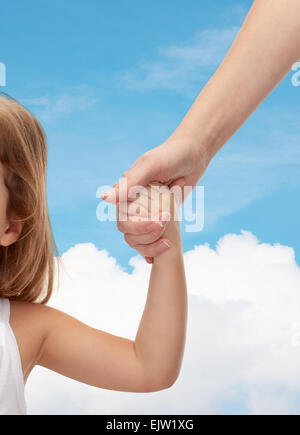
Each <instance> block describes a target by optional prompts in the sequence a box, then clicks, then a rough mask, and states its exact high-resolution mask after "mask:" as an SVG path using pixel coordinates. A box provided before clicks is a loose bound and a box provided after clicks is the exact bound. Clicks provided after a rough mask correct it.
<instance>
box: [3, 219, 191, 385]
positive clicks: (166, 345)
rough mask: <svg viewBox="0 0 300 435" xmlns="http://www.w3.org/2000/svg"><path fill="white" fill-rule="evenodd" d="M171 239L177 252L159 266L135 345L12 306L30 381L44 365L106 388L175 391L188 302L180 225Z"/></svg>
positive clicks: (55, 314) (48, 312)
mask: <svg viewBox="0 0 300 435" xmlns="http://www.w3.org/2000/svg"><path fill="white" fill-rule="evenodd" d="M168 235H169V238H170V240H171V242H172V246H171V248H170V249H169V251H168V252H167V253H165V254H163V255H162V256H161V257H160V258H159V259H157V260H155V263H154V265H153V268H152V273H151V279H150V284H149V291H148V298H147V302H146V306H145V310H144V314H143V317H142V320H141V322H140V326H139V329H138V333H137V336H136V339H135V341H131V340H128V339H125V338H121V337H117V336H114V335H111V334H108V333H105V332H102V331H98V330H96V329H93V328H91V327H89V326H86V325H84V324H83V323H81V322H79V321H78V320H76V319H74V318H72V317H70V316H68V315H66V314H64V313H62V312H60V311H57V310H55V309H52V308H48V307H44V306H40V305H35V304H26V303H21V302H12V314H11V324H12V327H13V330H14V332H15V335H16V338H17V341H18V344H19V347H20V353H21V357H22V364H23V371H24V376H25V378H26V377H27V376H28V374H29V372H30V371H31V369H32V368H33V366H34V365H41V366H44V367H46V368H49V369H51V370H53V371H55V372H58V373H60V374H62V375H64V376H67V377H70V378H73V379H76V380H78V381H81V382H84V383H86V384H90V385H93V386H96V387H100V388H106V389H113V390H120V391H132V392H149V391H156V390H161V389H165V388H168V387H170V386H171V385H172V384H173V383H174V382H175V380H176V379H177V376H178V373H179V369H180V365H181V360H182V355H183V350H184V342H185V329H186V306H187V302H186V284H185V274H184V267H183V259H182V248H181V240H180V231H179V224H178V222H171V223H170V225H169V229H168ZM83 291H84V289H83ZM91 303H93V301H91ZM112 309H113V307H112Z"/></svg>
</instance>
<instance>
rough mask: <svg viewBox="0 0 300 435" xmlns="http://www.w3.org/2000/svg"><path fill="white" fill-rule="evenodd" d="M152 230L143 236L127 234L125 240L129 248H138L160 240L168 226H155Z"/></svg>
mask: <svg viewBox="0 0 300 435" xmlns="http://www.w3.org/2000/svg"><path fill="white" fill-rule="evenodd" d="M151 228H152V230H151V231H149V232H148V233H143V234H130V233H125V234H124V238H125V241H126V242H127V243H128V245H129V246H132V247H134V248H135V247H136V246H137V245H148V244H150V243H153V242H155V241H156V240H158V239H159V238H160V237H161V236H162V235H163V233H164V232H165V230H166V226H163V227H161V226H160V225H156V224H153V225H152V226H151Z"/></svg>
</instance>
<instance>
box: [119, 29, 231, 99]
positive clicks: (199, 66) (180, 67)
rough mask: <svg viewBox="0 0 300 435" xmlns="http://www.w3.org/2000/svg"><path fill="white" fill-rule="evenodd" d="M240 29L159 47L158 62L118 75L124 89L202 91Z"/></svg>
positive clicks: (207, 33) (206, 32)
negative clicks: (185, 42)
mask: <svg viewBox="0 0 300 435" xmlns="http://www.w3.org/2000/svg"><path fill="white" fill-rule="evenodd" d="M237 32H238V28H237V27H230V28H224V29H216V30H214V29H212V30H204V31H201V32H199V33H197V34H196V35H195V37H194V40H193V41H192V42H191V43H188V44H182V45H172V46H169V47H160V48H158V50H157V56H156V57H157V59H156V60H153V61H144V62H141V63H140V64H139V65H138V66H137V67H136V68H135V69H134V70H132V71H127V72H123V73H121V74H118V76H117V79H118V81H119V83H120V85H121V86H124V87H126V88H129V89H131V90H137V91H152V90H157V89H159V90H161V89H165V90H169V91H174V92H179V93H184V94H186V93H188V94H189V93H191V92H194V91H197V92H199V90H200V85H201V84H203V83H202V82H203V81H204V80H207V79H208V78H209V75H211V74H212V73H213V72H214V69H216V68H217V66H218V65H219V64H220V63H221V61H222V59H223V57H224V56H225V54H226V52H227V51H228V49H229V48H230V45H231V44H232V42H233V40H234V38H235V36H236V35H237Z"/></svg>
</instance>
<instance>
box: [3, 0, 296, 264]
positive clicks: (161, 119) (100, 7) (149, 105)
mask: <svg viewBox="0 0 300 435" xmlns="http://www.w3.org/2000/svg"><path fill="white" fill-rule="evenodd" d="M251 3H252V2H251V1H227V2H223V1H220V0H216V1H214V2H201V1H195V0H193V1H192V0H187V1H185V2H182V1H177V0H175V1H174V0H172V1H170V0H164V1H163V2H161V1H157V0H153V1H151V2H146V1H133V0H128V1H126V2H125V1H121V0H119V1H113V2H103V1H96V0H87V1H86V2H82V1H78V0H73V1H72V2H70V1H65V2H61V1H55V0H51V1H50V0H39V1H37V0H36V1H33V0H27V1H26V2H23V1H21V0H19V1H18V0H17V1H15V2H13V3H8V2H6V3H5V5H4V4H3V5H2V7H1V18H2V19H1V30H0V47H1V50H0V53H1V54H0V62H4V63H5V64H6V66H7V87H6V88H3V90H4V91H5V92H7V93H9V94H10V95H12V96H13V97H15V98H17V99H19V100H20V101H22V102H23V103H24V104H25V105H27V107H28V108H29V109H31V110H32V111H33V113H35V114H36V115H37V116H38V118H39V119H40V120H41V122H42V124H43V126H44V128H45V130H46V133H47V136H48V146H49V171H48V202H49V208H50V214H51V220H52V224H53V229H54V233H55V237H56V240H57V244H58V248H59V250H60V252H61V253H63V252H65V251H66V250H68V249H69V248H70V247H71V246H73V245H75V244H77V243H81V242H93V243H94V244H95V245H96V246H97V247H98V248H106V249H107V250H108V251H109V252H110V253H111V255H113V256H114V257H116V258H117V260H118V262H119V263H120V264H122V265H123V266H124V267H126V265H127V264H128V260H129V259H130V257H132V256H133V255H134V252H133V251H132V250H131V249H130V248H129V247H127V246H126V245H125V243H124V242H123V239H122V235H121V234H120V233H119V232H118V231H117V230H116V228H115V225H114V224H113V223H99V222H98V221H97V219H96V208H97V205H98V203H99V200H98V199H97V198H96V191H97V188H98V187H99V186H101V185H110V184H113V183H114V182H115V181H116V180H118V178H119V177H120V176H121V173H122V172H123V171H124V170H126V169H128V168H129V167H130V166H131V164H132V163H133V162H134V161H135V159H136V158H138V157H139V156H140V155H141V154H142V153H144V152H145V151H147V150H148V149H151V148H152V147H154V146H156V145H159V144H160V143H162V142H163V141H164V140H165V139H167V137H168V135H169V134H171V133H172V131H173V130H174V129H175V128H176V126H177V125H178V123H179V122H180V120H181V119H182V118H183V116H184V114H185V112H186V111H187V110H188V108H189V107H190V105H191V104H192V102H193V100H194V98H195V97H196V95H197V93H198V92H200V90H201V89H202V87H203V86H204V84H205V83H206V81H207V80H208V79H209V77H210V76H211V75H212V74H213V72H214V71H215V70H216V68H217V66H218V64H219V63H220V61H221V60H222V58H223V56H224V55H225V53H226V51H227V49H228V48H229V46H230V44H231V42H232V41H233V38H234V36H235V35H236V32H237V30H238V28H239V27H240V25H241V23H242V21H243V19H244V18H245V15H246V13H247V11H248V10H249V8H250V6H251ZM12 17H13V18H12ZM291 78H292V73H291V74H290V75H289V76H288V77H287V78H286V79H285V80H284V82H283V83H282V84H281V85H280V86H279V87H278V88H277V89H276V90H275V91H274V92H273V94H272V95H271V96H270V97H269V98H268V99H267V100H266V101H265V102H264V103H263V105H262V106H261V107H260V108H259V109H258V110H257V112H256V113H255V114H254V115H253V116H252V117H251V119H250V120H249V121H248V122H247V123H246V124H245V126H244V127H243V128H242V129H241V130H240V131H239V132H238V133H237V134H236V135H235V136H234V138H232V139H231V140H230V141H229V143H228V144H227V145H226V146H225V147H224V149H223V150H222V151H221V152H220V153H219V155H218V156H217V157H216V158H215V160H214V161H213V162H212V164H211V166H210V168H209V170H208V172H207V174H206V175H205V177H204V179H203V180H202V182H201V184H203V185H204V186H205V193H206V206H205V219H206V222H205V228H204V231H202V232H201V233H198V234H195V233H192V234H183V240H184V249H185V250H188V249H190V248H192V247H193V246H194V245H197V244H203V243H206V242H207V243H209V244H211V245H212V246H214V244H215V243H216V241H217V240H218V239H219V238H220V237H221V236H223V235H224V234H226V233H229V232H233V233H239V232H240V231H241V230H249V231H251V232H253V233H254V234H255V235H256V236H257V237H258V238H259V239H260V240H262V241H264V242H268V243H280V244H283V245H288V246H291V247H293V248H294V249H295V252H296V258H297V260H298V263H299V261H300V241H299V237H298V222H299V218H300V207H299V199H298V198H299V193H300V182H299V164H300V149H299V145H298V142H299V137H300V127H299V121H298V120H299V99H300V87H299V88H298V87H294V86H292V84H291Z"/></svg>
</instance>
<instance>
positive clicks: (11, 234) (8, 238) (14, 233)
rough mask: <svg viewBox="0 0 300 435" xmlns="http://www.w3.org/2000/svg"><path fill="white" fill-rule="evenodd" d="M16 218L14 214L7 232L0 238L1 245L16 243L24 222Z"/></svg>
mask: <svg viewBox="0 0 300 435" xmlns="http://www.w3.org/2000/svg"><path fill="white" fill-rule="evenodd" d="M14 219H17V217H16V216H12V218H11V221H10V222H9V223H8V226H7V228H6V230H5V232H4V233H3V234H2V236H1V238H0V245H1V246H10V245H12V244H13V243H15V242H16V241H17V240H18V238H19V237H20V234H21V232H22V229H23V224H24V223H23V222H14Z"/></svg>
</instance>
